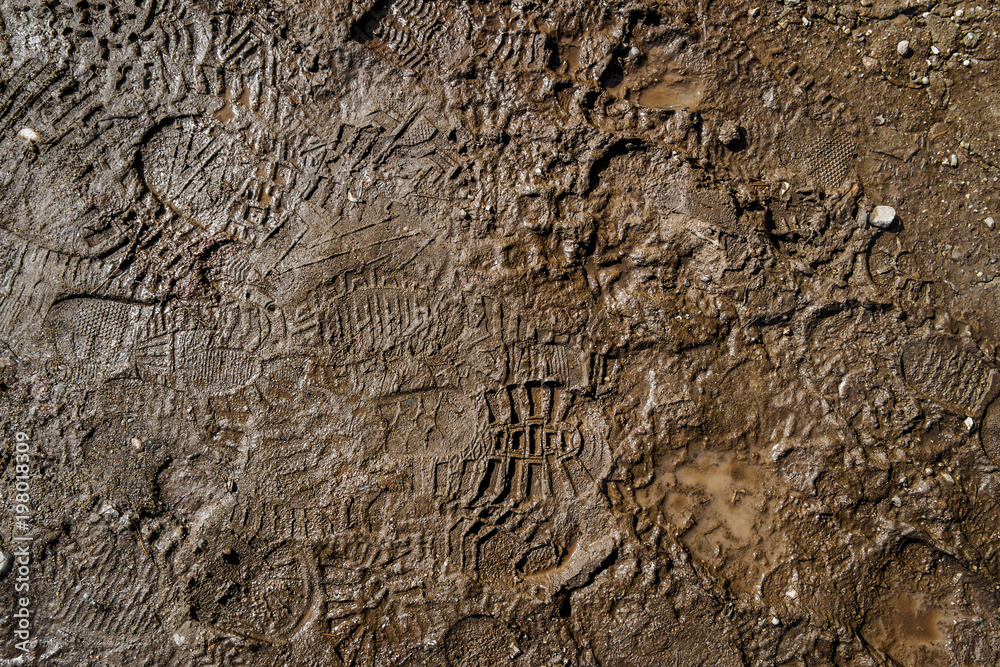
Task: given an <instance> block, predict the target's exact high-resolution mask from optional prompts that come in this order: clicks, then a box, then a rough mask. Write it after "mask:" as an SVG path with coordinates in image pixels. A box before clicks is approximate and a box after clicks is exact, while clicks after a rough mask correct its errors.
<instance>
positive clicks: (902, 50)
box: [896, 39, 912, 58]
mask: <svg viewBox="0 0 1000 667" xmlns="http://www.w3.org/2000/svg"><path fill="white" fill-rule="evenodd" d="M896 53H898V54H899V55H901V56H903V57H904V58H905V57H906V56H908V55H910V53H912V52H911V51H910V40H908V39H904V40H902V41H901V42H900V43H899V44H897V45H896Z"/></svg>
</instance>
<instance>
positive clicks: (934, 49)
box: [931, 46, 941, 55]
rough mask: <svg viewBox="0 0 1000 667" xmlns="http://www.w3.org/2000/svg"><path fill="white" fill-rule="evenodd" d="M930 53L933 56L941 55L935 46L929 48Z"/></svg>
mask: <svg viewBox="0 0 1000 667" xmlns="http://www.w3.org/2000/svg"><path fill="white" fill-rule="evenodd" d="M931 53H933V54H934V55H937V54H939V53H941V49H939V48H938V47H936V46H932V47H931Z"/></svg>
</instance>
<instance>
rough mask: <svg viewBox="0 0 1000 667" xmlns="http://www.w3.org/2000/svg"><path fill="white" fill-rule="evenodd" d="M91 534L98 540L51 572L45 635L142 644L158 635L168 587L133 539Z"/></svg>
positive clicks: (63, 558) (90, 541)
mask: <svg viewBox="0 0 1000 667" xmlns="http://www.w3.org/2000/svg"><path fill="white" fill-rule="evenodd" d="M95 532H100V533H101V537H102V538H103V541H102V540H97V539H95V538H93V537H92V538H91V539H88V540H87V544H86V545H78V548H77V549H76V550H74V551H73V553H72V555H71V556H60V565H59V567H58V570H57V571H55V572H52V576H53V579H54V580H53V581H52V582H51V584H50V585H51V586H52V591H51V593H52V594H51V596H47V604H46V610H45V612H44V617H45V618H46V619H47V620H48V622H49V623H50V624H51V625H50V629H49V632H53V634H56V635H63V636H69V637H81V636H82V637H86V638H88V639H89V640H90V641H96V642H98V643H100V644H101V645H103V646H106V647H116V646H117V647H121V646H122V645H126V646H128V645H137V644H142V643H145V642H148V639H149V635H150V633H154V634H155V633H159V632H162V629H163V622H164V621H165V619H166V616H167V615H168V612H169V609H168V602H169V600H170V599H171V598H172V596H173V587H172V585H171V582H170V581H169V580H168V579H167V578H166V577H165V576H164V575H163V573H162V572H161V570H160V569H159V567H158V566H157V565H156V564H155V563H154V562H153V561H152V560H151V559H150V558H149V556H148V555H147V553H146V552H144V551H143V549H142V548H140V546H139V545H138V544H137V543H136V540H138V539H139V538H138V536H133V535H131V534H127V533H126V534H123V535H120V536H115V535H111V534H108V533H106V532H104V531H97V530H95ZM147 549H148V547H147ZM39 617H40V618H41V617H42V614H40V616H39Z"/></svg>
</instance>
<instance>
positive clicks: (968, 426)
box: [965, 417, 976, 431]
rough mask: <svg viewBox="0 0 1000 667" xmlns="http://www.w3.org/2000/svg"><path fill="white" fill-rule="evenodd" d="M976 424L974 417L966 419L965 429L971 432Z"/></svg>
mask: <svg viewBox="0 0 1000 667" xmlns="http://www.w3.org/2000/svg"><path fill="white" fill-rule="evenodd" d="M975 423H976V422H974V421H972V417H966V418H965V428H967V429H969V430H970V431H971V430H972V426H973V424H975Z"/></svg>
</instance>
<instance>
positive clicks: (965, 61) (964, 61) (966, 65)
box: [962, 60, 972, 67]
mask: <svg viewBox="0 0 1000 667" xmlns="http://www.w3.org/2000/svg"><path fill="white" fill-rule="evenodd" d="M971 64H972V63H971V62H969V61H968V60H963V61H962V65H964V66H965V67H968V66H970V65H971Z"/></svg>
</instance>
